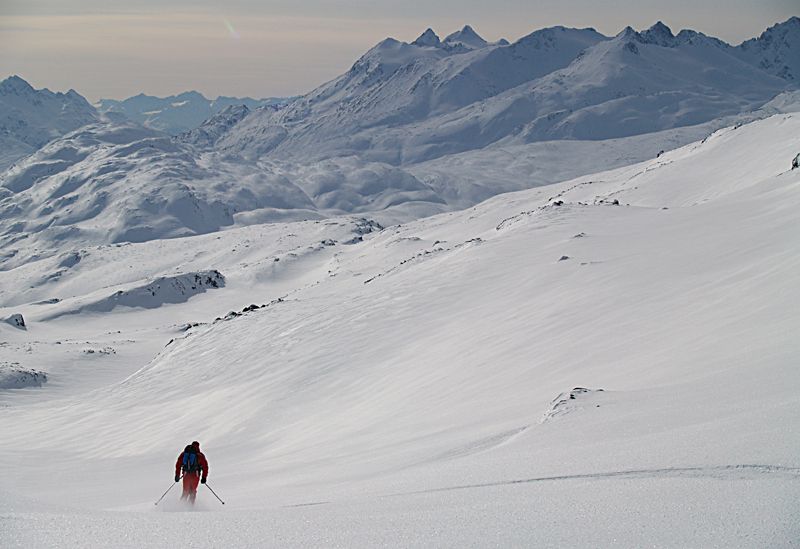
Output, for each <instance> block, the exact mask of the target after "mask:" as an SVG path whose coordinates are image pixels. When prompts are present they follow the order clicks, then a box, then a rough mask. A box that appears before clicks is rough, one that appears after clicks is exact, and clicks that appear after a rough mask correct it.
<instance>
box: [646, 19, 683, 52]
mask: <svg viewBox="0 0 800 549" xmlns="http://www.w3.org/2000/svg"><path fill="white" fill-rule="evenodd" d="M639 36H640V38H641V39H642V41H643V42H645V43H648V44H658V45H659V46H666V47H669V46H672V45H673V44H674V43H675V35H673V34H672V30H671V29H670V28H669V27H668V26H666V25H665V24H664V23H662V22H661V21H658V22H657V23H656V24H655V25H653V26H652V27H650V28H649V29H647V30H646V31H643V32H641V33H639Z"/></svg>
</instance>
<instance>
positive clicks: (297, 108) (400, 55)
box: [219, 27, 605, 164]
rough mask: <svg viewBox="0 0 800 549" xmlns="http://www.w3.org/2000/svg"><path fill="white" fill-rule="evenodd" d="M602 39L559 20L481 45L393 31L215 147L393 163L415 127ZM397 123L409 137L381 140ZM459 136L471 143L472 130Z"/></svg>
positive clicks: (540, 72)
mask: <svg viewBox="0 0 800 549" xmlns="http://www.w3.org/2000/svg"><path fill="white" fill-rule="evenodd" d="M473 35H474V37H477V34H475V33H474V31H472V30H471V29H469V30H467V29H465V30H462V31H461V33H460V34H457V35H456V36H457V37H459V36H466V37H468V38H469V37H472V38H471V39H470V43H471V44H473V46H474V45H475V44H477V43H478V42H477V39H475V38H474V37H473ZM477 38H480V37H477ZM604 39H605V38H604V37H603V36H602V35H600V34H599V33H597V32H596V31H594V30H593V29H582V30H578V29H565V28H563V27H557V28H553V29H543V30H540V31H536V32H534V33H532V34H530V35H528V36H526V37H523V38H521V39H520V40H518V41H517V42H515V43H514V44H510V45H485V46H483V47H480V48H476V47H470V48H464V47H451V46H449V45H448V44H452V43H453V42H454V41H455V38H454V39H452V40H451V41H450V43H448V42H447V41H445V42H441V41H440V39H439V37H438V36H436V34H435V33H433V31H432V30H431V29H428V30H427V31H425V33H423V34H422V35H421V36H420V37H419V38H417V39H416V40H415V41H414V42H412V43H411V44H407V43H404V42H398V41H397V40H394V39H391V38H389V39H386V40H384V41H383V42H381V43H379V44H378V45H376V46H375V47H374V48H372V49H371V50H369V51H368V52H367V53H366V54H364V56H362V57H361V58H360V59H359V60H358V61H356V63H355V64H354V65H353V67H352V68H351V69H350V71H348V72H347V73H346V74H344V75H342V76H341V77H339V78H337V79H336V80H333V81H332V82H330V83H328V84H325V85H323V86H321V87H320V88H317V89H316V90H314V91H312V92H311V93H310V94H308V95H306V96H304V97H302V98H299V99H297V100H296V101H294V102H292V103H290V104H289V105H288V106H287V107H286V108H285V109H282V110H281V111H279V112H276V113H269V112H261V113H254V114H253V115H252V116H250V117H249V118H248V119H246V120H245V121H243V123H242V124H240V125H239V126H238V127H237V128H236V130H235V131H232V132H230V133H229V135H227V136H225V137H223V138H222V139H221V140H220V143H219V147H220V148H221V149H223V150H225V151H228V152H237V153H242V154H244V155H246V156H249V157H252V156H260V155H262V154H264V153H269V154H270V156H275V157H284V156H292V155H293V154H294V151H300V150H302V151H303V153H302V154H303V155H304V156H305V157H308V156H311V157H312V158H324V157H327V156H340V155H348V154H365V155H367V156H368V157H369V159H370V160H377V161H385V162H390V163H394V164H396V163H399V162H401V161H403V160H404V153H405V151H404V148H405V147H406V146H407V145H406V143H404V141H405V140H407V139H412V140H413V139H416V138H419V137H420V136H419V133H420V129H419V128H420V127H419V125H420V124H423V125H424V124H427V123H428V121H429V120H431V119H432V118H433V117H435V116H437V115H442V114H446V113H450V112H453V111H454V110H456V109H459V108H461V107H464V106H467V105H471V104H475V103H476V102H480V101H481V100H485V99H487V98H490V97H492V96H495V95H497V94H498V93H501V92H503V91H505V90H508V89H510V88H513V87H515V86H518V85H520V84H522V83H524V82H527V81H530V80H533V79H536V78H539V77H541V76H544V75H546V74H548V73H550V72H552V71H554V70H557V69H560V68H563V67H566V66H567V65H569V63H570V62H572V61H573V60H574V59H575V58H576V57H577V56H578V54H579V53H580V52H581V51H583V50H584V49H585V48H587V47H590V46H592V45H594V44H597V43H598V42H600V41H602V40H604ZM480 41H481V43H483V42H485V41H483V39H480ZM393 129H397V130H398V132H399V133H402V134H404V135H407V136H409V137H407V138H403V139H401V140H398V138H397V137H392V138H391V139H389V141H391V143H380V142H378V140H379V139H381V136H382V135H383V134H384V133H385V132H386V131H387V130H393ZM464 141H465V144H466V146H469V145H468V136H465V139H464Z"/></svg>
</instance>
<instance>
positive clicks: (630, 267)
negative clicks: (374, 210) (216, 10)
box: [0, 114, 800, 547]
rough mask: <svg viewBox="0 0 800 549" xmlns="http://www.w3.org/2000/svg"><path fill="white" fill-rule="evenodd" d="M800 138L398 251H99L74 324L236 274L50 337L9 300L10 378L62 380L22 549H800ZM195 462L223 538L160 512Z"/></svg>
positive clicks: (185, 517)
mask: <svg viewBox="0 0 800 549" xmlns="http://www.w3.org/2000/svg"><path fill="white" fill-rule="evenodd" d="M798 135H800V117H798V115H797V114H780V115H776V116H773V117H771V118H768V119H765V120H761V121H756V122H753V123H751V124H747V125H743V126H740V127H730V128H727V129H724V130H720V131H718V132H715V133H714V134H713V135H712V136H710V137H708V138H707V139H704V140H703V141H698V142H696V143H693V144H691V145H688V146H685V147H682V148H680V149H677V150H674V151H670V152H667V153H665V154H663V155H660V156H659V157H658V158H653V159H651V160H648V161H646V162H643V163H640V164H636V165H632V166H628V167H624V168H619V169H617V170H613V171H607V172H601V173H596V174H593V175H591V176H586V177H581V178H578V179H575V180H571V181H567V182H564V183H560V184H557V185H552V186H547V187H541V188H538V189H532V190H527V191H522V192H518V193H513V194H505V195H500V196H497V197H495V198H492V199H491V200H488V201H486V202H483V203H481V204H479V205H477V206H475V207H472V208H470V209H468V210H464V211H460V212H452V213H445V214H442V215H439V216H434V217H429V218H426V219H422V220H419V221H415V222H411V223H407V224H403V225H402V226H392V227H388V228H386V229H384V230H380V231H377V232H375V231H373V232H370V231H372V230H373V229H377V227H375V226H374V225H371V224H369V223H367V222H365V221H362V220H355V219H353V220H347V219H336V220H328V221H317V222H313V221H310V222H304V223H289V224H273V225H264V226H252V227H244V228H238V229H234V230H230V231H225V232H222V233H219V234H216V235H214V234H210V235H201V236H193V237H187V238H182V239H173V240H168V241H154V242H144V243H139V244H130V245H127V246H121V247H100V248H92V249H90V250H87V252H88V254H87V256H86V258H85V259H82V260H80V261H78V262H74V259H73V260H68V261H67V263H72V264H73V266H72V267H71V268H72V269H76V275H77V274H78V273H79V276H75V277H74V278H69V277H62V279H61V280H60V281H58V282H57V284H58V285H60V287H61V288H62V290H63V291H61V292H59V293H60V294H61V295H60V296H56V297H64V298H66V297H67V294H72V295H73V296H75V297H80V296H81V295H86V294H88V293H91V292H92V291H96V290H98V289H99V287H100V286H101V285H104V284H107V283H112V284H116V283H121V282H124V280H123V279H124V278H125V277H127V276H128V274H127V272H128V271H132V272H133V271H135V272H138V273H142V274H144V273H146V274H147V276H155V275H160V274H167V273H169V272H178V271H179V272H193V271H200V270H207V269H218V270H219V271H220V272H221V273H223V274H225V277H226V284H225V287H224V288H219V289H215V290H214V291H210V292H206V293H202V294H198V295H195V296H193V297H191V298H190V299H189V300H188V301H186V302H184V303H175V304H167V303H165V304H164V305H162V306H161V307H158V308H156V309H146V308H145V309H136V310H128V309H119V310H114V311H113V312H111V313H107V314H89V313H88V312H81V313H78V314H76V315H71V316H70V318H69V320H68V321H67V320H66V319H65V318H59V319H53V320H46V316H47V309H48V308H51V307H58V306H59V304H57V303H56V304H48V303H46V304H35V303H36V302H41V300H43V299H45V297H46V294H45V292H46V288H45V287H44V286H39V287H38V289H31V290H26V292H25V293H24V294H23V296H21V297H17V296H16V295H15V293H14V292H11V291H6V292H5V293H4V294H2V295H0V299H1V300H2V303H3V304H4V305H5V307H4V308H2V309H0V316H8V314H10V313H12V312H21V313H23V314H24V315H25V318H26V320H27V321H28V322H27V323H28V331H27V332H20V331H16V330H15V331H12V330H13V329H12V328H11V327H8V328H3V327H2V326H0V334H2V337H3V339H4V340H5V342H6V343H5V345H4V352H5V353H7V354H8V356H9V358H8V359H7V360H12V361H15V362H18V363H19V364H20V366H21V367H25V368H30V369H36V370H39V369H41V370H44V371H45V372H46V373H47V375H48V381H47V383H46V384H45V385H44V386H42V387H41V388H29V389H24V390H16V391H4V392H2V393H0V398H2V402H3V404H4V406H2V407H0V437H2V439H3V440H4V441H5V442H4V444H3V445H2V446H0V463H3V464H5V465H6V466H7V467H9V468H13V469H14V473H15V474H14V475H5V476H2V477H0V493H2V494H3V497H2V498H0V502H2V503H0V506H2V507H0V508H2V513H3V516H4V519H5V520H4V527H3V529H2V530H0V541H1V542H2V543H3V545H5V546H12V547H13V546H47V545H54V544H55V545H59V546H66V547H91V546H97V547H108V546H120V547H161V546H164V545H172V544H177V545H191V546H196V547H219V546H242V547H258V546H265V545H266V546H271V545H279V546H296V547H307V546H347V547H353V546H359V547H360V546H376V545H385V546H398V547H399V546H402V547H409V546H415V547H416V546H419V547H422V546H426V547H428V546H453V547H455V546H487V545H499V546H543V547H548V546H566V545H570V546H612V545H613V546H622V547H639V546H643V545H654V546H669V547H676V546H679V547H686V546H693V547H731V546H736V547H765V546H771V547H776V546H782V547H786V546H791V545H792V544H794V543H796V541H797V539H798V535H800V530H798V524H799V523H798V520H797V518H798V513H800V508H798V504H797V501H798V496H799V495H800V462H798V458H797V455H798V454H797V448H798V447H800V438H798V431H797V429H796V428H795V425H796V418H797V416H798V413H800V396H798V395H800V393H798V384H799V383H800V379H799V378H798V373H797V368H796V367H795V358H796V356H797V353H798V351H800V348H799V347H798V342H797V338H796V337H795V335H796V333H797V331H798V329H800V324H799V323H798V318H797V315H795V314H794V311H795V310H797V308H798V306H800V290H798V286H797V284H796V278H797V277H796V273H797V272H798V269H800V248H799V247H798V246H800V241H799V240H798V239H797V238H796V219H797V215H796V212H797V210H798V207H799V206H800V204H798V196H800V195H798V192H797V190H798V188H799V187H798V186H800V172H798V171H797V170H795V171H791V170H789V162H790V161H791V158H792V157H793V156H794V155H795V154H796V153H797V150H798V147H800V141H798V138H797V136H798ZM292 254H294V256H292ZM276 258H277V259H278V261H275V259H276ZM290 258H291V261H290V262H289V263H285V262H286V261H289V260H290ZM65 259H67V258H63V259H62V261H63V260H65ZM226 265H228V266H226ZM40 268H41V269H42V270H41V273H43V272H45V271H46V270H47V269H49V268H50V267H49V266H45V265H44V264H42V265H39V264H37V262H33V263H28V264H26V265H25V266H23V267H20V268H19V270H18V269H12V270H8V271H3V272H0V288H21V287H23V286H22V285H21V284H20V282H21V281H22V280H34V279H35V275H36V273H37V270H38V269H40ZM108 275H110V277H109V276H108ZM130 276H131V277H133V278H136V276H139V275H137V274H131V275H130ZM68 288H72V290H68ZM279 298H280V299H279ZM247 303H254V304H256V305H258V307H256V308H246V307H245V308H242V309H240V307H243V306H244V305H245V304H247ZM261 305H265V306H264V307H261ZM37 310H38V311H40V312H36V311H37ZM225 310H232V311H242V312H237V313H236V314H229V315H220V314H219V313H220V312H222V311H225ZM215 317H218V319H217V320H215ZM181 318H182V320H181ZM198 322H200V323H199V324H198ZM182 323H185V324H182ZM187 324H188V328H187V327H186V325H187ZM111 339H113V340H116V341H118V342H119V343H118V345H119V347H118V349H117V353H116V354H115V355H112V354H104V355H101V356H98V353H93V354H92V356H91V359H86V360H91V361H92V363H91V364H92V365H91V366H90V365H89V364H81V363H80V362H79V361H76V360H75V356H76V353H77V352H78V349H79V348H80V345H81V343H80V342H82V341H92V345H96V346H99V345H102V344H103V343H104V342H106V341H108V340H111ZM128 340H132V341H129V342H127V343H126V341H128ZM170 340H172V341H170ZM56 341H60V342H61V343H60V344H56ZM84 345H85V344H84ZM164 345H166V346H164ZM28 349H30V350H28ZM95 359H97V360H95ZM44 364H48V365H49V371H48V368H43V367H42V366H43V365H44ZM578 388H585V389H588V391H582V390H580V389H578ZM599 389H603V390H602V391H599ZM564 395H572V396H574V397H575V398H574V399H571V398H569V396H564ZM554 399H555V402H554ZM562 400H566V401H567V402H566V404H559V402H561V401H562ZM556 410H557V411H558V413H554V411H556ZM543 417H547V418H548V419H547V420H546V421H542V419H543ZM193 439H197V440H200V441H201V443H202V444H203V446H204V450H205V452H206V455H207V456H208V458H209V460H210V463H211V475H210V477H209V479H210V483H211V486H212V487H213V488H214V489H215V490H216V491H217V492H218V493H219V494H220V495H221V496H222V497H223V498H224V499H225V501H226V505H225V507H222V506H221V505H219V503H218V502H217V501H216V500H215V499H213V496H212V495H211V493H210V492H209V491H208V490H207V489H206V488H201V492H200V507H199V509H198V510H201V511H206V512H205V513H203V514H202V515H193V514H190V513H187V512H186V511H187V509H184V508H181V507H180V505H178V504H177V502H176V501H175V500H176V499H177V495H176V494H175V493H174V490H173V493H170V494H168V496H167V498H166V500H165V503H164V504H163V506H159V507H158V508H156V507H154V506H153V505H152V503H153V501H155V500H156V499H157V498H158V496H159V495H160V494H161V493H162V492H163V491H164V490H165V489H166V488H167V487H168V486H169V484H170V482H171V476H172V471H171V468H172V465H173V460H174V456H175V455H177V453H178V451H179V450H180V449H181V448H182V446H183V445H184V444H186V442H188V441H190V440H193ZM54 448H55V449H57V452H58V456H59V459H58V460H57V461H56V462H55V463H54V462H52V461H43V460H40V459H36V456H41V455H42V454H43V453H48V452H52V451H53V449H54ZM121 471H124V474H121ZM54 473H55V475H54ZM54 476H55V477H56V478H57V482H52V479H53V477H54ZM164 511H181V512H178V513H174V512H173V513H170V512H167V513H166V514H164Z"/></svg>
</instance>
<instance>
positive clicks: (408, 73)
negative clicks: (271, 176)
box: [217, 20, 800, 164]
mask: <svg viewBox="0 0 800 549" xmlns="http://www.w3.org/2000/svg"><path fill="white" fill-rule="evenodd" d="M793 21H794V20H789V21H788V22H787V23H785V24H784V26H785V27H787V28H788V27H792V28H793V27H794V26H795V23H794V22H793ZM771 34H775V31H774V30H773V31H772V32H771ZM451 36H452V39H450V41H449V42H448V39H445V40H444V41H441V40H440V39H439V37H438V36H437V35H436V34H435V33H434V32H433V31H432V30H431V29H428V30H427V31H425V33H423V34H422V35H421V36H420V37H419V38H418V39H417V40H415V41H413V42H412V43H410V44H407V43H404V42H398V41H396V40H392V39H387V40H385V41H383V42H381V43H380V44H378V45H377V46H375V47H374V48H373V49H371V50H370V51H369V52H367V53H366V54H365V55H364V56H363V57H362V58H361V59H359V60H358V61H357V62H356V63H355V64H354V65H353V67H352V68H351V69H350V71H349V72H348V73H346V74H344V75H342V76H341V77H339V78H337V79H336V80H334V81H332V82H330V83H328V84H325V85H324V86H322V87H320V88H318V89H317V90H314V91H313V92H311V93H310V94H308V95H306V96H304V97H302V98H300V99H298V100H296V101H294V102H292V103H291V104H289V105H288V106H287V108H285V109H283V110H281V111H279V112H276V113H269V112H261V113H254V114H252V115H251V116H249V117H247V118H246V119H245V120H243V121H242V123H241V124H239V125H237V126H236V127H235V128H234V129H232V130H231V131H230V132H228V134H227V135H224V136H222V137H221V138H220V139H219V141H218V144H217V147H218V148H219V149H220V150H224V151H225V152H226V153H233V154H241V155H243V156H244V157H247V158H263V157H268V158H282V159H286V158H293V157H295V156H298V155H302V156H303V158H309V157H310V158H312V159H319V158H328V157H334V156H343V155H359V156H361V157H363V158H366V159H369V160H373V161H381V162H388V163H392V164H408V163H415V162H420V161H425V160H430V159H433V158H437V157H439V156H443V155H446V154H452V153H457V152H462V151H466V150H472V149H480V148H483V147H486V146H488V145H491V144H493V143H497V142H500V141H502V140H507V139H518V140H522V141H524V142H531V141H542V140H552V139H605V138H614V137H624V136H631V135H638V134H643V133H648V132H653V131H659V130H664V129H668V128H674V127H678V126H688V125H692V124H699V123H703V122H707V121H710V120H713V119H715V118H719V117H722V116H729V115H735V114H739V113H742V112H746V111H749V110H752V109H755V108H758V107H760V106H761V105H762V104H764V103H766V102H767V101H769V100H770V99H772V98H773V97H774V96H775V95H777V94H778V93H781V92H782V91H784V90H787V89H794V88H796V83H794V82H793V81H791V80H788V79H784V78H780V77H778V76H776V75H774V74H772V73H770V72H768V71H765V70H763V69H762V68H760V67H758V66H753V65H752V64H751V63H750V62H749V61H745V60H743V58H742V55H741V53H742V51H743V50H740V49H736V48H733V47H731V46H729V45H727V44H725V43H724V42H722V41H720V40H718V39H715V38H710V37H707V36H705V35H703V34H701V33H697V32H694V31H689V30H684V31H681V32H680V33H678V35H677V36H675V35H673V33H672V31H671V30H670V29H669V28H667V27H666V26H665V25H663V24H662V23H658V24H656V25H654V26H653V27H651V28H650V29H647V30H646V31H643V32H641V33H640V32H636V31H634V30H633V29H631V28H627V29H625V30H624V31H622V32H621V33H620V34H619V35H617V36H616V37H613V38H607V37H604V36H602V35H600V34H599V33H597V32H596V31H594V30H593V29H582V30H578V29H565V28H563V27H555V28H551V29H543V30H540V31H536V32H534V33H532V34H531V35H529V36H526V37H524V38H522V39H520V40H518V41H517V42H515V43H513V44H508V45H499V44H498V45H489V44H485V41H484V40H483V39H480V37H479V36H478V35H477V34H476V33H475V32H474V31H473V30H472V29H471V28H469V27H467V28H465V29H464V30H462V31H460V32H459V33H456V34H455V35H451ZM781 37H782V38H781V41H780V42H781V44H784V46H781V47H782V48H784V49H786V48H790V49H791V48H800V41H798V40H797V37H796V36H795V33H792V32H786V33H783V34H781ZM454 44H456V45H458V47H455V46H454ZM464 44H467V45H464ZM467 46H468V47H467ZM781 51H783V49H781ZM787 51H789V50H787Z"/></svg>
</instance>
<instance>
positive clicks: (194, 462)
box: [181, 448, 200, 473]
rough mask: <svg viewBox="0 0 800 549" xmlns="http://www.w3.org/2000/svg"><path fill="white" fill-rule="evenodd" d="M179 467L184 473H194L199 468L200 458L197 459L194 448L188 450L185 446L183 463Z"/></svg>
mask: <svg viewBox="0 0 800 549" xmlns="http://www.w3.org/2000/svg"><path fill="white" fill-rule="evenodd" d="M181 469H182V470H183V472H184V473H196V472H197V471H199V470H200V460H199V459H197V454H196V453H195V451H194V449H192V450H191V451H189V449H188V448H187V449H186V450H184V451H183V464H182V465H181Z"/></svg>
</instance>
